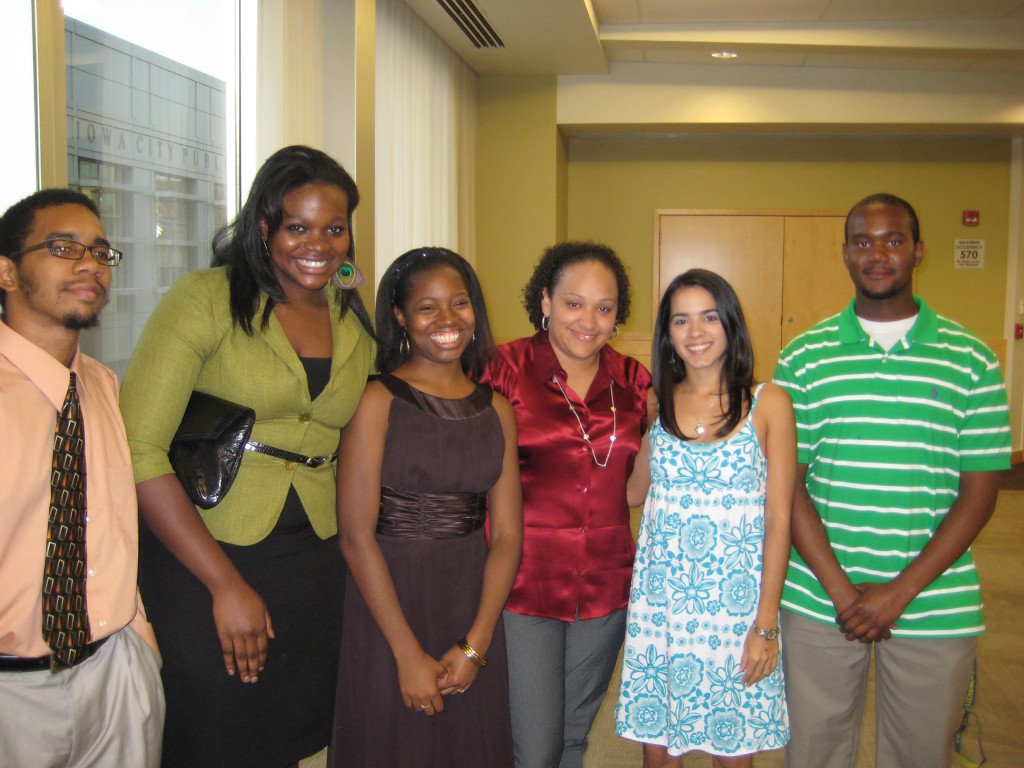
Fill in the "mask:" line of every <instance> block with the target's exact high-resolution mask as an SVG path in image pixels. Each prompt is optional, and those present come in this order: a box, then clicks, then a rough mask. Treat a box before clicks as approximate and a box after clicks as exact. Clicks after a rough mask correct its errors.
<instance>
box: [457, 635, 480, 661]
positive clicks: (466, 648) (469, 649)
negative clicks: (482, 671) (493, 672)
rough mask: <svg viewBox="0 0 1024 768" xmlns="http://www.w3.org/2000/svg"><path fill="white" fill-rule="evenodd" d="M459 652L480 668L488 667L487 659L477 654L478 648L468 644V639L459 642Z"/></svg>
mask: <svg viewBox="0 0 1024 768" xmlns="http://www.w3.org/2000/svg"><path fill="white" fill-rule="evenodd" d="M458 645H459V650H460V651H462V652H463V653H464V654H466V658H467V659H469V660H470V661H472V662H473V663H474V664H476V665H477V666H478V667H486V666H487V659H485V658H484V657H483V656H481V655H480V654H479V653H477V652H476V648H474V647H473V646H472V645H470V644H469V643H467V642H466V638H462V639H461V640H459V643H458Z"/></svg>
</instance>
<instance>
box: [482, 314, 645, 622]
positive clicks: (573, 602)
mask: <svg viewBox="0 0 1024 768" xmlns="http://www.w3.org/2000/svg"><path fill="white" fill-rule="evenodd" d="M553 376H557V377H558V380H559V381H560V382H561V385H562V388H563V389H564V390H565V394H566V395H567V396H568V397H569V399H570V400H571V401H572V403H573V405H574V406H575V408H576V412H577V413H578V414H579V417H580V420H581V421H582V423H583V427H584V429H586V431H587V433H588V434H589V435H590V439H591V441H592V442H593V445H594V452H595V453H596V454H597V458H598V459H599V460H600V461H602V462H603V461H604V460H605V455H606V454H607V452H608V446H609V438H610V437H611V434H612V411H611V405H612V403H611V396H610V392H609V387H611V388H612V389H613V390H614V393H615V407H616V414H617V427H616V433H615V434H616V440H615V447H614V449H613V450H612V453H611V458H610V459H609V461H608V466H607V467H605V468H604V469H602V468H600V467H598V466H597V464H596V463H595V462H594V457H593V455H592V454H591V451H590V447H589V446H588V445H587V443H586V442H585V441H584V440H583V435H582V434H581V432H580V426H579V424H577V422H576V418H575V417H574V416H573V415H572V411H570V410H569V405H568V403H566V400H565V397H563V395H562V393H561V392H559V390H558V386H557V385H556V384H555V383H554V381H553V380H552V377H553ZM484 382H485V383H488V384H490V385H491V387H493V388H494V390H495V391H497V392H500V393H501V394H503V395H504V396H505V397H506V398H508V400H509V402H511V403H512V407H513V408H514V409H515V413H516V425H517V429H518V433H519V468H520V472H521V473H522V483H523V558H522V563H521V565H520V566H519V575H518V576H517V577H516V583H515V585H514V586H513V588H512V594H511V595H510V596H509V599H508V603H507V604H506V606H505V607H506V608H507V609H508V610H510V611H512V612H514V613H522V614H527V615H530V616H544V617H547V618H552V619H561V620H563V621H573V620H574V618H575V617H576V616H577V612H578V616H579V618H581V619H594V618H598V617H601V616H607V615H608V614H609V613H612V612H613V611H616V610H619V609H621V608H625V607H626V602H627V599H628V597H629V581H630V576H631V575H632V569H633V555H634V554H635V552H636V544H635V543H634V541H633V534H632V531H631V530H630V527H629V505H628V504H627V503H626V479H627V478H628V477H629V474H630V472H632V471H633V461H634V459H635V458H636V454H637V451H638V450H639V448H640V438H641V437H642V436H643V433H644V430H646V428H647V389H648V387H650V385H651V375H650V373H648V372H647V369H646V368H644V367H643V365H641V364H640V363H639V362H637V361H636V360H634V359H633V358H631V357H626V356H624V355H622V354H620V353H618V352H616V351H615V350H613V349H612V348H611V347H609V346H605V347H604V348H603V349H602V350H601V360H600V367H599V369H598V373H597V376H596V377H595V378H594V381H593V383H592V384H591V385H590V391H589V392H588V393H587V395H586V397H585V398H584V399H583V400H582V401H581V400H580V398H579V396H578V395H577V394H576V393H574V392H573V391H572V390H570V389H569V387H568V386H567V385H566V374H565V371H563V370H562V367H561V365H559V362H558V358H557V357H555V352H554V350H553V349H552V348H551V344H550V342H549V341H548V336H547V334H546V333H543V332H541V333H537V334H535V335H534V336H532V337H531V338H525V339H517V340H516V341H513V342H510V343H508V344H503V345H502V346H500V347H498V349H497V354H496V355H495V357H494V359H493V360H492V362H491V364H490V366H489V367H488V370H487V373H486V374H485V376H484Z"/></svg>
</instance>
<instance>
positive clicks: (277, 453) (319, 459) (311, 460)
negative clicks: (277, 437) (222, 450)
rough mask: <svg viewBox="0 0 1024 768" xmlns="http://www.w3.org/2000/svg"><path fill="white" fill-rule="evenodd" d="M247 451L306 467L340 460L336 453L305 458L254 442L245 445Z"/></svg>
mask: <svg viewBox="0 0 1024 768" xmlns="http://www.w3.org/2000/svg"><path fill="white" fill-rule="evenodd" d="M245 450H247V451H254V452H256V453H265V454H267V456H273V457H274V458H275V459H284V460H285V461H294V462H295V463H296V464H302V465H303V466H304V467H312V468H313V469H316V468H317V467H322V466H323V465H324V464H326V463H327V462H329V461H334V460H335V459H336V458H338V454H337V453H335V454H334V455H333V456H303V455H302V454H301V453H292V452H291V451H286V450H284V449H282V448H275V447H274V446H272V445H264V444H263V443H257V442H256V441H254V440H250V441H249V442H247V443H246V444H245Z"/></svg>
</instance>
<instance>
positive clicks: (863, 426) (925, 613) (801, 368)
mask: <svg viewBox="0 0 1024 768" xmlns="http://www.w3.org/2000/svg"><path fill="white" fill-rule="evenodd" d="M914 300H915V301H916V302H917V304H918V306H919V313H918V316H917V320H916V321H915V323H914V325H913V327H912V328H911V329H910V331H909V332H908V333H907V335H906V336H905V337H904V338H903V339H901V340H900V341H898V342H897V343H896V344H895V345H894V346H893V347H892V349H890V350H889V351H885V350H884V349H882V348H881V347H880V346H879V345H878V344H877V343H875V342H872V341H871V340H870V339H869V337H868V335H867V334H866V333H865V332H864V330H863V328H862V327H861V325H860V322H859V321H858V320H857V316H856V314H855V313H854V309H853V302H852V301H851V302H850V304H849V306H848V307H847V308H846V309H844V310H843V311H842V312H840V313H839V314H838V315H835V316H833V317H830V318H828V319H827V320H824V321H823V322H821V323H819V324H818V325H816V326H814V327H813V328H811V329H810V330H808V331H806V332H804V333H803V334H801V335H800V336H798V337H797V338H796V339H794V340H793V341H792V342H791V343H790V344H789V345H787V346H786V348H785V349H784V350H782V353H781V355H780V356H779V362H778V367H777V368H776V370H775V383H776V384H778V385H779V386H781V387H784V388H785V389H786V391H787V392H789V395H790V397H791V398H792V400H793V409H794V412H795V414H796V422H797V444H798V445H797V455H798V459H799V461H800V463H803V464H807V465H808V471H807V490H808V493H809V494H810V497H811V499H812V500H813V501H814V504H815V506H816V507H817V509H818V512H819V514H821V518H822V521H823V522H824V524H825V530H826V531H827V533H828V537H829V541H830V542H831V544H832V550H833V552H835V555H836V558H837V559H838V560H839V563H840V565H842V567H843V569H844V570H845V571H846V573H847V574H848V575H849V577H850V580H851V581H853V582H854V583H855V584H856V583H867V582H887V581H890V580H892V579H893V578H895V577H896V575H897V574H899V573H900V572H901V571H902V570H903V569H904V568H905V567H906V566H907V565H908V564H909V563H910V562H911V561H912V560H913V559H914V558H915V557H917V555H918V554H919V553H920V552H921V550H922V549H923V548H924V546H925V545H926V544H927V543H928V541H929V540H930V539H931V537H932V535H933V534H934V533H935V530H936V529H937V528H938V527H939V524H940V523H941V522H942V520H943V518H944V517H945V515H946V512H947V511H948V510H949V508H950V506H951V505H952V504H953V502H954V501H955V500H956V496H957V491H958V488H959V480H960V473H961V472H978V471H989V470H999V469H1005V468H1007V467H1008V466H1009V463H1010V425H1009V409H1008V408H1007V404H1006V389H1005V387H1004V385H1003V379H1002V374H1001V373H1000V370H999V362H998V360H997V359H996V356H995V354H993V352H992V350H991V349H989V348H988V347H987V346H986V345H985V343H984V342H982V341H981V340H980V339H979V338H978V337H977V336H975V335H974V334H972V333H970V332H969V331H967V330H965V329H964V328H963V327H961V326H960V325H957V324H956V323H954V322H952V321H951V320H948V319H947V318H944V317H941V316H939V315H937V314H936V313H935V312H934V311H933V310H931V309H930V308H929V307H928V306H927V305H926V304H925V302H924V301H923V300H922V299H920V298H919V297H916V296H915V297H914ZM782 605H783V606H784V607H786V608H788V609H790V610H792V611H795V612H797V613H800V614H803V615H804V616H807V617H808V618H811V619H817V620H819V621H823V622H828V623H832V622H834V621H835V615H836V614H835V610H834V608H833V606H832V601H831V600H829V598H828V595H827V594H826V593H825V590H824V589H823V588H822V587H821V585H820V584H819V583H818V580H817V579H816V578H815V576H814V574H813V573H812V572H811V570H810V569H809V568H808V567H807V565H806V564H805V563H804V561H803V560H802V559H801V558H800V556H799V555H798V554H797V552H796V550H795V549H794V550H793V551H792V554H791V557H790V563H789V572H788V574H787V576H786V586H785V590H784V592H783V596H782ZM984 631H985V625H984V622H983V620H982V613H981V593H980V589H979V585H978V574H977V572H976V570H975V568H974V558H973V557H972V555H971V552H970V550H968V551H967V552H965V553H964V554H963V555H962V556H961V557H960V558H959V559H958V560H957V561H956V562H955V563H953V565H952V566H950V567H949V569H947V570H946V572H945V573H943V574H942V575H941V576H939V577H938V578H937V579H936V580H935V581H933V582H932V583H931V584H930V585H928V587H927V588H926V589H925V590H924V591H923V592H922V593H921V594H920V595H918V596H917V597H916V598H915V599H914V600H913V601H911V603H910V604H909V605H908V606H907V609H906V611H904V613H903V615H902V616H901V617H900V619H899V620H898V621H897V629H895V630H893V636H897V637H929V638H942V637H959V636H966V635H978V634H981V633H982V632H984Z"/></svg>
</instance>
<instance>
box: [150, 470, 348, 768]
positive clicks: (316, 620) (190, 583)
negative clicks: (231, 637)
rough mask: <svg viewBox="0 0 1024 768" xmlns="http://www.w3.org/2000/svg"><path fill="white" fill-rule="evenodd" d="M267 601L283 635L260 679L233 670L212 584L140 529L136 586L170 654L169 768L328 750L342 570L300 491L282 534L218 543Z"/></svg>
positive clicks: (250, 767) (218, 766)
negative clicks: (249, 678) (245, 543)
mask: <svg viewBox="0 0 1024 768" xmlns="http://www.w3.org/2000/svg"><path fill="white" fill-rule="evenodd" d="M221 546H222V548H223V549H224V551H225V553H226V554H227V555H228V557H229V558H230V559H231V561H232V562H233V563H234V564H235V567H236V568H237V569H238V571H239V573H241V574H242V576H243V578H245V580H246V581H247V582H248V584H249V585H250V586H251V587H252V588H253V589H255V590H256V592H258V593H259V594H260V596H261V597H262V598H263V600H264V601H265V602H266V604H267V609H268V611H269V612H270V618H271V621H272V622H273V627H274V633H275V635H276V637H275V638H274V639H273V640H271V641H270V648H269V651H268V654H267V663H266V669H265V670H264V671H263V672H262V673H260V678H259V682H257V683H255V684H247V683H242V682H241V680H240V679H239V678H238V676H237V675H235V676H233V677H232V676H229V675H228V674H227V672H226V671H225V669H224V660H223V655H222V654H221V649H220V641H219V639H218V637H217V632H216V626H215V624H214V621H213V611H212V600H211V597H210V593H209V592H208V591H207V590H206V588H205V587H204V586H203V585H202V584H201V583H200V582H199V581H198V580H197V579H196V578H195V577H194V576H193V575H192V574H191V573H190V572H189V571H188V570H187V569H186V568H185V567H184V566H182V565H181V563H180V562H179V561H178V560H177V558H175V557H174V556H173V555H172V554H171V553H170V552H168V551H167V549H166V548H165V547H164V546H163V545H162V544H161V543H160V542H159V541H158V540H157V539H156V538H155V537H154V536H153V535H152V534H151V533H150V532H149V530H148V529H147V528H146V526H145V525H142V526H140V557H139V561H140V562H139V585H140V589H141V592H142V600H143V602H144V604H145V606H146V611H147V613H148V615H149V619H150V621H151V622H152V623H153V628H154V630H155V631H156V637H157V641H158V643H159V644H160V652H161V654H162V655H163V670H162V676H163V682H164V691H165V694H166V698H167V720H166V725H165V727H164V745H163V763H162V765H163V766H164V767H165V768H233V767H234V766H238V767H239V768H243V767H244V768H260V767H261V766H265V768H284V766H288V765H291V764H293V763H295V762H297V761H298V760H300V759H302V758H303V757H308V756H309V755H312V754H314V753H316V752H318V751H320V750H321V749H323V748H324V747H325V746H327V744H328V742H329V741H330V736H331V723H332V720H333V712H334V694H335V681H336V679H337V670H338V652H339V646H340V638H341V615H342V607H343V602H344V588H345V566H344V560H343V559H342V557H341V554H340V552H339V550H338V540H337V536H333V537H331V538H329V539H326V540H322V539H320V538H319V537H318V536H317V535H316V533H315V532H314V531H313V529H312V527H311V526H310V524H309V520H308V518H307V517H306V513H305V511H304V510H303V508H302V504H301V502H300V501H299V498H298V495H297V494H296V493H295V490H294V488H293V489H291V490H290V491H289V494H288V499H287V501H286V502H285V507H284V510H283V511H282V513H281V517H280V519H279V520H278V523H277V525H276V526H275V528H274V530H273V532H272V533H271V534H270V535H269V536H268V537H267V538H266V539H264V540H263V541H261V542H259V543H257V544H253V545H251V546H234V545H231V544H223V543H222V544H221Z"/></svg>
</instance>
